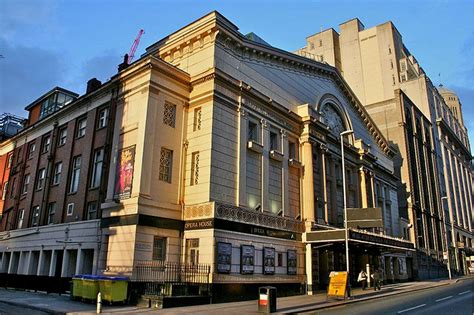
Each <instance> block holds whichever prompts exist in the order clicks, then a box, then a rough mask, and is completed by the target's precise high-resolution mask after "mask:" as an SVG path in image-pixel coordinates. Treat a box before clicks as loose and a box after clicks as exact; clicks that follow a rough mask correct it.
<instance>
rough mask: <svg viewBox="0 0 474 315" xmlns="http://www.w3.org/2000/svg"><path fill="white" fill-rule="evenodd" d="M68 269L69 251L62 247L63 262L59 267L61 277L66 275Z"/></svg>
mask: <svg viewBox="0 0 474 315" xmlns="http://www.w3.org/2000/svg"><path fill="white" fill-rule="evenodd" d="M68 269H69V251H68V250H66V249H64V250H63V263H62V268H61V277H63V278H64V277H67V274H68Z"/></svg>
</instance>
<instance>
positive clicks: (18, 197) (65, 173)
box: [0, 104, 114, 230]
mask: <svg viewBox="0 0 474 315" xmlns="http://www.w3.org/2000/svg"><path fill="white" fill-rule="evenodd" d="M106 106H108V107H109V122H108V124H107V126H106V127H105V128H102V129H97V115H98V112H99V110H100V109H101V108H103V107H100V108H97V109H92V110H90V111H89V112H87V114H86V115H85V116H81V117H79V118H78V119H73V120H70V121H69V122H67V123H66V124H64V125H62V126H58V125H54V128H53V130H52V131H51V132H50V133H49V134H50V135H51V137H52V138H51V147H50V151H49V152H48V153H41V149H42V139H43V137H44V136H45V135H46V134H43V135H41V136H40V137H38V138H36V139H34V140H30V141H29V143H27V144H23V145H21V146H18V147H17V148H16V149H15V151H14V159H13V160H14V165H15V167H14V170H15V172H13V173H12V174H11V180H13V178H15V181H16V184H15V187H14V189H15V191H14V192H13V198H11V197H10V196H11V189H12V187H11V185H9V189H8V190H9V191H8V194H7V197H6V199H5V205H4V208H5V209H6V210H8V212H9V215H8V216H4V217H3V218H2V222H1V226H0V229H1V230H10V229H16V228H17V224H18V223H17V217H18V212H19V210H20V209H24V210H25V213H24V219H23V224H22V228H27V227H30V226H31V221H32V209H33V207H34V206H40V209H41V210H40V219H39V225H44V224H47V220H48V204H49V203H51V202H56V213H55V216H54V218H53V222H54V223H64V222H75V221H80V220H85V219H87V216H86V215H87V214H86V207H87V203H88V202H91V201H95V202H98V205H97V214H98V215H99V214H100V203H101V202H102V201H103V199H104V197H105V190H106V187H107V185H106V179H107V173H106V171H107V169H106V165H107V164H108V160H109V159H110V154H109V152H110V149H109V148H108V147H107V141H108V140H107V139H108V138H107V137H108V136H109V137H110V136H111V128H113V125H114V122H113V121H112V120H111V119H110V117H113V113H111V110H113V109H111V107H112V106H110V104H107V105H106ZM83 117H87V126H86V133H85V135H84V136H83V137H80V138H77V137H76V134H77V121H78V120H79V119H81V118H83ZM65 126H66V127H67V138H66V144H64V145H62V146H58V136H59V134H58V133H59V129H60V128H62V127H65ZM32 142H35V143H36V149H35V152H34V154H33V156H32V158H31V159H28V158H27V153H28V149H27V148H28V145H29V144H30V143H32ZM109 142H110V141H109ZM101 147H105V150H104V152H105V154H104V167H103V172H102V181H101V182H102V184H101V186H100V187H99V188H93V189H92V188H90V183H91V177H92V170H93V166H94V163H93V157H94V156H93V155H94V151H95V150H96V149H98V148H101ZM77 155H81V170H80V180H79V187H78V191H77V192H75V193H69V185H70V181H71V174H70V173H71V169H72V163H73V158H74V157H75V156H77ZM1 161H2V160H0V163H1ZM57 162H62V171H61V179H60V183H59V185H52V180H53V175H54V173H53V172H54V165H55V164H56V163H57ZM0 165H1V164H0ZM41 168H45V169H46V170H47V175H46V179H45V184H44V186H43V188H42V189H41V190H36V184H37V174H38V171H39V170H40V169H41ZM26 174H30V184H29V187H28V192H27V194H21V188H22V184H23V178H24V176H25V175H26ZM69 203H74V213H73V215H69V216H68V215H67V205H68V204H69Z"/></svg>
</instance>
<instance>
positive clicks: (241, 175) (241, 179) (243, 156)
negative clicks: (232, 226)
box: [236, 108, 248, 206]
mask: <svg viewBox="0 0 474 315" xmlns="http://www.w3.org/2000/svg"><path fill="white" fill-rule="evenodd" d="M239 113H240V115H239V164H238V168H239V170H238V173H237V174H238V176H237V180H238V186H237V187H238V189H239V192H238V194H236V196H237V200H236V204H237V205H238V206H246V205H247V189H246V187H247V186H246V184H247V183H246V177H247V140H248V139H247V132H248V131H247V128H248V119H247V112H246V111H245V110H244V109H243V108H240V109H239Z"/></svg>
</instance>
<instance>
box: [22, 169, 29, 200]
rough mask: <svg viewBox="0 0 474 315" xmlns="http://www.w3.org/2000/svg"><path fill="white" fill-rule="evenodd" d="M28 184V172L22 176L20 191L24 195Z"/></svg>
mask: <svg viewBox="0 0 474 315" xmlns="http://www.w3.org/2000/svg"><path fill="white" fill-rule="evenodd" d="M29 185H30V174H26V175H25V177H23V186H22V187H21V193H22V194H23V195H24V194H26V193H27V192H28V186H29Z"/></svg>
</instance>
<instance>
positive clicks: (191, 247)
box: [186, 238, 199, 265]
mask: <svg viewBox="0 0 474 315" xmlns="http://www.w3.org/2000/svg"><path fill="white" fill-rule="evenodd" d="M186 262H187V263H189V264H192V265H197V264H198V263H199V239H198V238H192V239H187V240H186Z"/></svg>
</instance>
